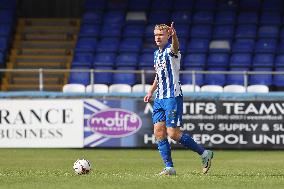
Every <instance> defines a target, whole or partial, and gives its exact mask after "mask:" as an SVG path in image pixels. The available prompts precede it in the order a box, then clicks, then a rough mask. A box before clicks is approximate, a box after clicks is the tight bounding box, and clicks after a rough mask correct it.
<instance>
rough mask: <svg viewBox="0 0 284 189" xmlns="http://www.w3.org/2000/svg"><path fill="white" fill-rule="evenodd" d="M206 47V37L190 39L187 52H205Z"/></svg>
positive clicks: (207, 43) (207, 42)
mask: <svg viewBox="0 0 284 189" xmlns="http://www.w3.org/2000/svg"><path fill="white" fill-rule="evenodd" d="M208 49H209V40H208V39H191V40H190V42H189V43H188V46H187V52H189V53H207V52H208Z"/></svg>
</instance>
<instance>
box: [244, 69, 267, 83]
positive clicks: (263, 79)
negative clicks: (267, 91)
mask: <svg viewBox="0 0 284 189" xmlns="http://www.w3.org/2000/svg"><path fill="white" fill-rule="evenodd" d="M253 71H272V68H253ZM249 84H250V85H259V84H261V85H267V86H270V85H272V75H271V74H269V73H266V74H253V75H250V77H249Z"/></svg>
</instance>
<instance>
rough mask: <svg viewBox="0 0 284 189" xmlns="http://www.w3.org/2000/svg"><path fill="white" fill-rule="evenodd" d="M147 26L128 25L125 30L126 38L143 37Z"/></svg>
mask: <svg viewBox="0 0 284 189" xmlns="http://www.w3.org/2000/svg"><path fill="white" fill-rule="evenodd" d="M144 32H145V26H144V25H143V24H135V25H134V24H128V25H126V26H125V27H124V29H123V36H124V37H143V36H144Z"/></svg>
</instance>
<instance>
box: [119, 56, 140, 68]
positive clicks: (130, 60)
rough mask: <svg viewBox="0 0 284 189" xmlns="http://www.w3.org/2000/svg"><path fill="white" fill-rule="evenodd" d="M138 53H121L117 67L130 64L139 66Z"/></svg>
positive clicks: (134, 66)
mask: <svg viewBox="0 0 284 189" xmlns="http://www.w3.org/2000/svg"><path fill="white" fill-rule="evenodd" d="M137 63H138V54H136V53H121V54H119V55H118V56H117V57H116V62H115V65H116V67H125V66H128V67H129V66H130V67H133V68H136V67H137Z"/></svg>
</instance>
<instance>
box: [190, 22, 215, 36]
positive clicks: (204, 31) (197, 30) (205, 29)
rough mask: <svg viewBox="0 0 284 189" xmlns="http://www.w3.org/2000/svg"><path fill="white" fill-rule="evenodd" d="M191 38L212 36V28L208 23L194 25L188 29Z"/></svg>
mask: <svg viewBox="0 0 284 189" xmlns="http://www.w3.org/2000/svg"><path fill="white" fill-rule="evenodd" d="M190 37H191V38H207V39H210V38H211V37H212V28H211V26H210V25H194V26H192V28H191V31H190Z"/></svg>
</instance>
